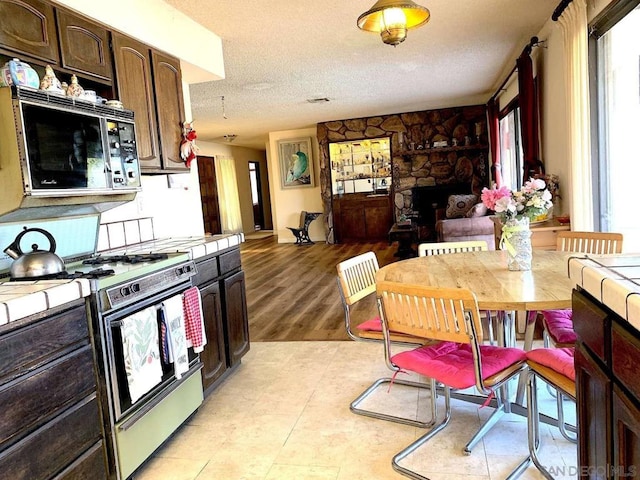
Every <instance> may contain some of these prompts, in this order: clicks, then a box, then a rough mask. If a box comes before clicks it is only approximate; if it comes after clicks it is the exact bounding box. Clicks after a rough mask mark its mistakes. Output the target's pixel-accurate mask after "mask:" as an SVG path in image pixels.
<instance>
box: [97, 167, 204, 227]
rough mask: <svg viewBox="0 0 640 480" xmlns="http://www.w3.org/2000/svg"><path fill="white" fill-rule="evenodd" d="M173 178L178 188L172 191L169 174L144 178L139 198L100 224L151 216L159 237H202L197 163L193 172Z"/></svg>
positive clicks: (109, 212)
mask: <svg viewBox="0 0 640 480" xmlns="http://www.w3.org/2000/svg"><path fill="white" fill-rule="evenodd" d="M172 177H173V178H172V180H175V186H174V187H173V188H170V187H169V176H168V175H143V176H142V192H140V193H138V195H136V199H135V200H134V201H132V202H129V203H127V204H125V205H122V206H120V207H117V208H114V209H112V210H108V211H106V212H104V213H103V214H102V216H101V218H100V223H110V222H120V221H124V220H131V219H136V218H143V217H152V218H153V226H154V232H155V236H156V238H165V237H185V236H194V235H196V236H197V235H203V234H204V224H203V220H202V205H201V203H200V185H199V183H198V169H197V166H196V165H195V162H194V163H193V164H192V168H191V172H189V173H181V174H175V175H173V176H172Z"/></svg>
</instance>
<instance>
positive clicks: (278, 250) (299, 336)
mask: <svg viewBox="0 0 640 480" xmlns="http://www.w3.org/2000/svg"><path fill="white" fill-rule="evenodd" d="M396 249H397V245H396V244H394V245H388V244H387V243H386V242H378V243H367V244H344V245H327V244H324V243H316V244H315V245H305V246H296V245H295V244H292V243H277V239H276V237H275V236H273V237H269V238H265V239H258V240H246V241H245V242H244V243H243V244H242V246H241V253H242V268H243V269H244V272H245V275H246V281H247V307H248V310H249V334H250V338H251V341H252V342H260V341H295V340H346V339H348V337H347V334H346V333H345V328H344V313H343V309H342V303H341V301H340V296H339V293H338V287H337V284H336V264H338V263H339V262H341V261H343V260H346V259H347V258H350V257H353V256H355V255H358V254H360V253H364V252H367V251H369V250H372V251H374V252H375V253H376V255H377V257H378V262H379V264H380V266H383V265H387V264H389V263H391V262H394V261H396V260H397V258H396V257H394V256H393V254H394V252H395V251H396ZM361 303H362V305H361V306H359V308H358V309H356V310H355V311H354V316H353V319H354V320H355V321H359V320H365V319H366V318H368V317H370V316H371V314H373V313H375V301H374V299H373V298H371V299H367V301H366V302H361Z"/></svg>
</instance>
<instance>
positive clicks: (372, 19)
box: [358, 0, 431, 47]
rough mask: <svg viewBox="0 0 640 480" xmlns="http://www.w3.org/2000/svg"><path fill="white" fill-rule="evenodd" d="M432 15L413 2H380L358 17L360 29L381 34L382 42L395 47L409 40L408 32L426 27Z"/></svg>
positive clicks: (409, 0) (401, 0)
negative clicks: (422, 26)
mask: <svg viewBox="0 0 640 480" xmlns="http://www.w3.org/2000/svg"><path fill="white" fill-rule="evenodd" d="M430 17H431V14H430V13H429V10H428V9H427V8H426V7H423V6H421V5H417V4H416V3H414V2H413V1H412V0H378V1H377V2H376V3H375V5H374V6H373V7H371V8H370V9H369V10H367V11H366V12H364V13H363V14H362V15H360V16H359V17H358V27H359V28H360V29H362V30H366V31H367V32H376V33H379V34H380V36H381V37H382V41H383V42H384V43H386V44H388V45H393V46H394V47H395V46H396V45H398V44H400V43H402V42H404V40H405V39H406V38H407V30H409V29H410V28H416V27H419V26H421V25H424V24H425V23H427V22H428V21H429V18H430Z"/></svg>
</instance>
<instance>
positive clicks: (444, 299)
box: [377, 282, 526, 480]
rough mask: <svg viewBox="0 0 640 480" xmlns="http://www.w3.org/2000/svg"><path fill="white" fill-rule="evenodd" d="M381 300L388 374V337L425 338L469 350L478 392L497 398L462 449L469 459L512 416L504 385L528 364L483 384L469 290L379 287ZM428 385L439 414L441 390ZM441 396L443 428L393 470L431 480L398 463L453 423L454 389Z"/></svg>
mask: <svg viewBox="0 0 640 480" xmlns="http://www.w3.org/2000/svg"><path fill="white" fill-rule="evenodd" d="M377 296H378V306H379V310H380V317H381V319H382V323H383V333H384V335H385V360H386V362H387V365H388V366H389V368H392V369H398V366H397V365H395V364H394V363H393V360H392V350H391V341H390V331H396V332H397V331H404V333H406V334H409V335H415V336H419V335H420V332H422V333H423V334H424V338H429V339H431V340H439V341H442V340H444V341H454V342H459V343H469V344H470V346H471V352H472V355H473V362H474V372H475V387H476V389H477V390H478V391H479V392H481V393H482V394H484V395H492V394H495V399H496V408H495V410H494V412H493V413H492V414H491V415H490V416H489V418H488V419H487V420H486V421H485V423H484V424H483V425H482V426H481V427H480V428H479V429H478V431H477V432H476V433H475V434H474V435H473V437H472V438H471V439H470V440H469V441H468V442H467V444H466V446H465V447H464V450H463V451H464V453H465V454H470V453H471V449H472V448H473V447H474V446H475V445H476V444H477V443H478V442H479V441H480V440H481V439H482V437H483V436H484V435H485V434H486V433H487V432H488V431H489V430H490V429H491V428H492V427H493V426H494V425H495V424H496V423H497V422H498V420H500V418H502V416H503V415H504V414H505V413H509V412H510V403H509V402H508V401H505V398H506V397H505V395H504V394H505V385H506V383H507V382H508V381H509V380H511V379H512V378H514V377H515V376H516V375H518V374H519V373H520V372H521V371H522V370H523V369H524V368H525V365H526V364H525V363H524V362H520V363H516V364H514V365H512V366H511V367H508V368H506V369H505V370H503V371H502V372H499V373H497V374H496V375H494V376H493V377H492V378H491V379H487V380H484V379H483V378H482V373H481V372H482V356H481V354H480V344H481V343H482V325H481V322H480V312H479V310H478V303H477V299H476V297H475V294H473V293H472V292H471V291H469V290H466V289H461V288H457V289H456V288H434V287H425V286H421V285H408V284H399V283H395V282H381V283H379V284H378V286H377ZM421 314H422V315H423V316H424V317H425V318H423V320H422V321H419V320H418V318H419V317H420V316H421ZM418 324H420V325H418ZM390 329H392V330H390ZM430 381H431V385H432V390H431V392H432V394H431V401H430V406H431V412H432V413H433V412H436V413H437V406H436V402H437V397H438V391H439V389H436V388H435V383H436V380H435V379H430ZM443 390H444V400H445V415H444V418H443V419H442V420H441V421H440V422H438V423H434V426H433V427H432V428H431V429H430V430H429V431H427V432H426V433H425V434H424V435H422V436H421V437H420V438H418V439H417V440H416V441H414V442H413V443H411V444H410V445H409V446H407V447H405V448H404V449H403V450H401V451H400V452H398V453H397V454H396V455H395V456H394V457H393V459H392V462H391V463H392V466H393V469H394V470H395V471H397V472H399V473H401V474H403V475H405V476H407V477H409V478H413V479H416V480H428V479H427V477H424V476H422V475H420V474H419V473H417V472H414V471H413V470H410V469H408V468H406V467H404V466H402V465H400V462H401V461H402V460H403V459H404V458H405V457H407V456H408V455H409V454H411V453H413V452H414V451H415V450H416V449H418V448H419V447H421V446H422V445H424V444H425V443H427V442H428V441H429V440H430V439H432V438H433V437H434V436H435V435H436V434H437V433H439V432H440V431H441V430H442V429H444V428H445V427H446V426H447V424H448V423H449V421H450V419H451V387H450V386H448V385H444V386H443ZM435 418H436V417H434V421H435Z"/></svg>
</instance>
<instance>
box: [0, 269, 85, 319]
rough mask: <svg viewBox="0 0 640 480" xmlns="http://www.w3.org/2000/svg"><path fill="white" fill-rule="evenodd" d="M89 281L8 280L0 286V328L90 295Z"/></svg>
mask: <svg viewBox="0 0 640 480" xmlns="http://www.w3.org/2000/svg"><path fill="white" fill-rule="evenodd" d="M89 294H90V287H89V280H86V279H73V280H36V281H20V282H11V281H8V279H7V281H5V282H3V283H0V325H5V324H6V323H8V322H15V321H16V320H20V319H22V318H25V317H28V316H29V315H33V314H36V313H40V312H44V311H45V310H48V309H50V308H53V307H57V306H59V305H63V304H65V303H68V302H72V301H74V300H78V299H80V298H84V297H87V296H89Z"/></svg>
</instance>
